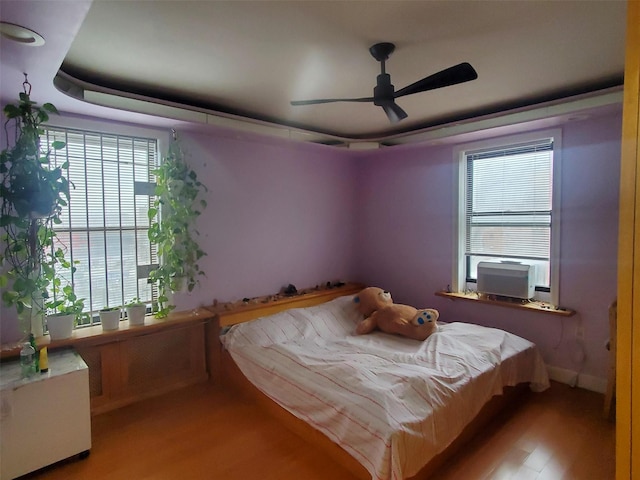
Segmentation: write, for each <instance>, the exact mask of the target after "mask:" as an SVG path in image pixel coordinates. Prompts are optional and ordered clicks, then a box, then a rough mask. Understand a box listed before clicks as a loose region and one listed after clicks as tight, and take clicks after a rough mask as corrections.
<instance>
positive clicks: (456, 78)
mask: <svg viewBox="0 0 640 480" xmlns="http://www.w3.org/2000/svg"><path fill="white" fill-rule="evenodd" d="M395 49H396V46H395V45H394V44H393V43H388V42H384V43H376V44H375V45H373V46H372V47H371V48H369V52H370V53H371V55H372V56H373V58H375V59H376V60H377V61H379V62H380V64H381V73H380V75H378V76H377V80H376V86H375V88H374V89H373V97H363V98H322V99H317V100H294V101H292V102H291V105H294V106H297V105H314V104H318V103H332V102H373V104H374V105H377V106H379V107H382V109H383V110H384V111H385V113H386V114H387V117H388V118H389V121H390V122H391V123H398V122H399V121H400V120H402V119H404V118H407V112H405V111H404V110H403V109H402V108H400V107H399V106H398V105H397V104H396V102H395V99H396V98H399V97H404V96H405V95H413V94H414V93H420V92H426V91H427V90H434V89H436V88H442V87H448V86H450V85H456V84H458V83H464V82H468V81H470V80H475V79H476V78H478V74H477V72H476V71H475V70H474V68H473V67H472V66H471V65H470V64H468V63H467V62H464V63H460V64H458V65H454V66H453V67H449V68H446V69H444V70H442V71H440V72H438V73H434V74H433V75H429V76H428V77H425V78H423V79H422V80H418V81H417V82H415V83H412V84H411V85H407V86H406V87H404V88H401V89H400V90H398V91H397V92H396V91H394V86H393V84H392V83H391V76H390V75H389V74H388V73H386V71H385V68H384V67H385V61H386V60H387V59H388V58H389V56H390V55H391V54H392V53H393V51H394V50H395Z"/></svg>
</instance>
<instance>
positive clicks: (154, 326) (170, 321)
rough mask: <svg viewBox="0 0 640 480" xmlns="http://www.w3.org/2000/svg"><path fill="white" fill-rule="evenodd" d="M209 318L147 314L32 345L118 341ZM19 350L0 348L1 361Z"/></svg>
mask: <svg viewBox="0 0 640 480" xmlns="http://www.w3.org/2000/svg"><path fill="white" fill-rule="evenodd" d="M213 317H214V314H212V313H211V312H210V311H208V310H207V309H205V308H196V309H193V310H187V311H182V312H172V313H170V314H169V316H168V317H167V318H155V317H154V316H152V315H147V316H146V317H145V319H144V325H134V326H130V325H129V321H128V320H123V321H121V322H120V326H119V328H118V329H117V330H108V331H103V330H102V325H95V326H92V327H81V328H76V329H74V330H73V333H72V335H71V338H65V339H64V340H54V341H51V337H50V336H49V335H44V336H43V337H38V338H36V345H38V347H48V348H49V349H55V348H63V347H79V346H88V345H100V344H105V343H112V342H119V341H122V340H125V339H128V338H131V337H136V336H139V335H149V334H151V333H155V332H158V331H162V330H168V329H171V328H179V327H181V326H184V325H190V324H193V323H199V322H206V321H207V320H210V319H211V318H213ZM20 348H21V346H20V343H14V344H5V345H2V346H1V348H0V359H2V360H4V359H7V358H12V357H17V356H19V355H20Z"/></svg>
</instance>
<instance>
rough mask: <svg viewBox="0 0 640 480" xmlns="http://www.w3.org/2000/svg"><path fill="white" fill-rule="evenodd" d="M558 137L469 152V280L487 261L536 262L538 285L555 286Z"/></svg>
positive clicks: (466, 219)
mask: <svg viewBox="0 0 640 480" xmlns="http://www.w3.org/2000/svg"><path fill="white" fill-rule="evenodd" d="M553 149H554V142H553V139H552V138H542V139H537V140H535V141H529V142H526V143H519V144H511V145H502V146H493V147H489V148H483V149H477V150H470V151H465V152H464V162H465V163H466V168H465V170H466V178H465V182H466V184H465V195H464V197H465V198H464V222H465V225H464V228H463V229H462V230H463V231H464V259H465V266H464V268H465V277H466V281H467V282H473V281H475V280H476V278H477V265H478V263H479V262H481V261H496V262H497V261H515V262H521V263H523V264H529V265H535V267H536V270H535V271H536V288H537V289H538V290H543V291H549V289H550V287H551V257H552V255H551V243H552V216H553V208H552V206H553V180H554V178H553V177H554V174H553V172H554V168H553V161H554V159H553V153H554V152H553Z"/></svg>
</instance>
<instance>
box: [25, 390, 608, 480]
mask: <svg viewBox="0 0 640 480" xmlns="http://www.w3.org/2000/svg"><path fill="white" fill-rule="evenodd" d="M602 402H603V396H602V395H600V394H597V393H593V392H588V391H585V390H581V389H572V388H570V387H567V386H565V385H561V384H556V383H554V384H552V388H551V389H550V390H548V391H546V392H544V393H541V394H533V395H529V396H527V397H526V399H525V400H524V401H523V402H522V403H521V405H519V406H518V407H517V408H515V409H513V410H509V411H505V412H503V413H502V414H501V415H500V416H499V417H498V418H497V419H496V420H495V421H493V423H491V424H490V425H489V427H488V428H486V430H485V431H484V432H483V433H482V434H481V435H480V436H479V437H476V438H475V439H474V440H472V441H471V442H470V443H469V444H468V445H467V446H466V447H465V448H463V451H461V452H460V453H459V454H457V455H456V456H454V457H453V458H452V459H451V461H450V462H449V463H448V464H447V465H445V466H444V467H443V468H442V469H441V470H440V471H438V472H437V473H436V474H435V475H434V477H433V478H434V480H485V479H487V480H489V479H491V480H502V479H517V480H533V479H536V480H543V479H544V480H609V479H611V480H613V479H614V471H615V459H614V437H615V433H614V432H615V426H614V424H613V422H609V421H606V420H604V419H603V418H602V413H601V412H602ZM92 428H93V432H92V436H93V446H92V450H91V455H90V456H89V457H88V458H86V459H84V460H77V459H74V460H69V461H65V462H61V463H59V464H57V465H54V466H52V467H49V468H47V469H44V470H41V471H40V472H36V473H34V474H31V475H28V476H27V477H24V478H29V479H38V480H62V479H64V480H73V479H81V480H84V479H87V480H106V479H109V480H128V479H135V480H146V479H154V480H174V479H175V480H192V479H193V480H200V479H202V480H211V479H220V480H251V479H261V480H262V479H265V480H269V479H273V480H276V479H277V480H353V476H352V475H350V473H349V472H348V471H346V470H345V469H344V468H342V467H341V466H340V465H338V464H336V463H335V462H333V461H332V460H331V459H330V458H329V457H328V456H326V455H325V454H323V453H322V452H317V451H313V449H312V448H310V447H309V446H308V445H307V444H306V443H305V442H304V441H302V440H301V439H300V438H299V437H297V436H296V435H295V434H293V433H291V432H289V431H288V430H286V429H284V428H283V427H282V426H281V425H279V424H278V423H277V422H276V421H275V420H273V419H272V418H271V417H269V416H268V415H266V414H264V413H263V412H262V411H261V410H260V409H259V408H257V407H254V406H253V404H251V403H250V402H248V401H245V400H243V399H242V398H241V397H239V396H238V395H237V394H235V393H233V392H229V391H225V390H224V389H222V388H221V387H216V386H214V385H211V384H200V385H197V386H194V387H189V388H185V389H182V390H180V391H177V392H173V393H170V394H168V395H165V396H163V397H159V398H155V399H151V400H146V401H144V402H141V403H138V404H135V405H130V406H128V407H125V408H121V409H119V410H116V411H113V412H110V413H106V414H102V415H98V416H96V417H93V419H92ZM34 434H37V430H34ZM51 441H55V439H54V438H52V439H51Z"/></svg>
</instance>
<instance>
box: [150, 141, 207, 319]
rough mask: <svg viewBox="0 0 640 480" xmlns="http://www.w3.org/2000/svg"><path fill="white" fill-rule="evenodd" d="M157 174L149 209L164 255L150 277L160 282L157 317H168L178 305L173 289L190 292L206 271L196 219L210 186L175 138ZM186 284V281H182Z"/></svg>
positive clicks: (152, 231) (153, 232) (155, 237)
mask: <svg viewBox="0 0 640 480" xmlns="http://www.w3.org/2000/svg"><path fill="white" fill-rule="evenodd" d="M153 173H154V175H155V176H156V188H155V201H154V203H153V205H152V206H151V208H150V209H149V212H148V215H149V220H150V221H151V226H150V228H149V240H150V241H151V243H153V244H155V245H156V246H157V252H158V256H159V257H160V258H161V262H160V265H159V267H158V268H157V269H155V270H153V271H151V272H150V274H149V281H150V282H153V283H156V284H157V286H158V303H157V305H156V306H154V310H155V315H156V317H159V318H162V317H166V316H167V315H168V314H169V312H170V311H171V310H173V309H174V308H175V306H174V305H171V304H169V295H170V293H171V292H175V291H179V290H181V289H182V288H186V289H187V290H188V291H189V292H190V291H192V290H193V289H194V287H195V286H196V285H197V283H198V277H199V276H200V275H204V272H203V271H202V269H201V268H200V265H199V263H198V262H199V260H200V259H201V258H202V257H203V256H204V255H206V253H205V252H204V251H203V250H202V249H201V248H200V246H199V245H198V242H197V240H196V239H197V237H198V236H199V232H198V230H196V220H197V218H198V217H199V216H200V214H201V213H202V210H204V209H205V208H206V206H207V202H206V200H204V199H203V198H200V197H201V193H203V192H206V191H207V187H206V186H205V185H204V184H202V183H201V182H200V181H199V180H198V176H197V175H196V172H194V171H193V170H192V169H191V168H190V167H189V165H188V164H187V163H186V161H185V158H184V153H183V152H182V150H181V149H180V146H179V143H178V141H177V140H176V139H175V137H174V139H173V141H172V143H171V144H170V146H169V150H168V152H167V155H166V157H165V158H164V159H163V160H162V163H161V164H160V166H159V167H158V168H157V169H155V170H154V171H153ZM182 284H184V285H182Z"/></svg>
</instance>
